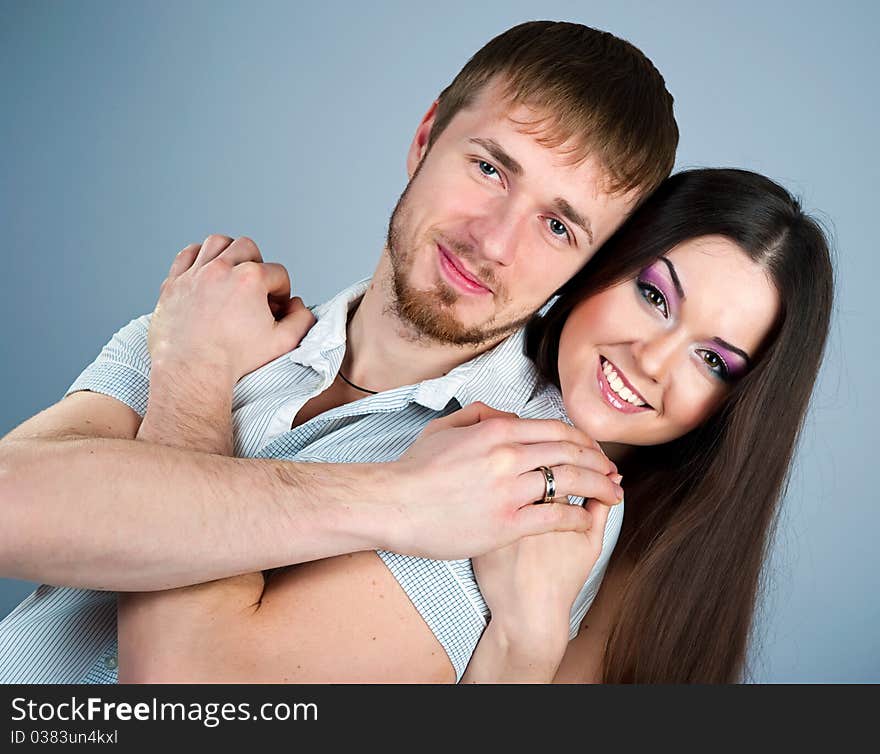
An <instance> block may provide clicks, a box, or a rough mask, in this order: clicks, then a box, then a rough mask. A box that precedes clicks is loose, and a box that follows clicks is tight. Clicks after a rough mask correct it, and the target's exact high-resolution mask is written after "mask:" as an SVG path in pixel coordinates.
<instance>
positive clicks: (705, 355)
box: [697, 348, 730, 381]
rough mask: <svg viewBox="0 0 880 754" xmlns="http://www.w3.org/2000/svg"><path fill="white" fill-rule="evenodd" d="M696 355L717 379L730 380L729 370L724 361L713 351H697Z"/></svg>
mask: <svg viewBox="0 0 880 754" xmlns="http://www.w3.org/2000/svg"><path fill="white" fill-rule="evenodd" d="M697 353H698V354H699V355H700V358H701V359H702V360H703V361H704V362H705V364H706V366H707V367H709V369H710V370H711V371H712V372H714V373H715V374H716V375H718V377H720V378H721V379H722V380H725V381H726V380H728V379H730V370H729V369H728V368H727V364H725V363H724V359H722V358H721V356H719V355H718V354H717V353H715V351H708V350H706V349H703V348H701V349H699V350H698V351H697Z"/></svg>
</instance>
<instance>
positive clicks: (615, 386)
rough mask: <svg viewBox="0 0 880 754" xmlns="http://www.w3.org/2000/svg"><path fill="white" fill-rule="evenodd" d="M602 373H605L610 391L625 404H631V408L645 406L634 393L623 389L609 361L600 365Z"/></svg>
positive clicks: (621, 381)
mask: <svg viewBox="0 0 880 754" xmlns="http://www.w3.org/2000/svg"><path fill="white" fill-rule="evenodd" d="M602 371H603V372H604V373H605V378H606V379H607V380H608V384H609V385H610V386H611V389H612V390H613V391H614V392H615V393H616V394H617V395H619V396H620V397H621V398H623V400H625V401H626V402H627V403H631V404H632V405H633V406H644V405H646V404H645V402H644V401H642V400H641V399H640V398H638V396H636V394H635V393H633V392H632V390H630V389H629V388H628V387H625V386H624V384H623V380H622V379H620V376H619V375H618V374H617V372H615V371H614V367H612V366H611V362H610V361H605V362H604V363H603V364H602Z"/></svg>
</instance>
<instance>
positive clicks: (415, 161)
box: [406, 100, 438, 178]
mask: <svg viewBox="0 0 880 754" xmlns="http://www.w3.org/2000/svg"><path fill="white" fill-rule="evenodd" d="M437 104H438V103H437V100H434V102H432V103H431V106H430V107H429V108H428V111H427V112H426V113H425V114H424V115H423V116H422V120H421V122H420V123H419V127H418V128H417V129H416V135H415V136H414V137H413V140H412V143H411V144H410V145H409V152H408V153H407V156H406V172H407V173H408V174H409V177H410V178H412V177H413V175H414V174H415V172H416V168H418V166H419V163H420V162H421V161H422V158H424V156H425V153H426V152H427V151H428V140H429V139H430V137H431V129H432V128H433V127H434V118H435V117H436V115H437Z"/></svg>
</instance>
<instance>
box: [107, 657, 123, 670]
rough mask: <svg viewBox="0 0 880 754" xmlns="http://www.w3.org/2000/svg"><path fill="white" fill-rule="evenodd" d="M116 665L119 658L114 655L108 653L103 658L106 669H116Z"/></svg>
mask: <svg viewBox="0 0 880 754" xmlns="http://www.w3.org/2000/svg"><path fill="white" fill-rule="evenodd" d="M118 665H119V660H118V659H117V657H116V655H108V656H107V657H105V658H104V667H106V668H107V669H108V670H116V668H117V666H118Z"/></svg>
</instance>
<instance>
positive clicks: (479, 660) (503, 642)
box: [461, 621, 568, 683]
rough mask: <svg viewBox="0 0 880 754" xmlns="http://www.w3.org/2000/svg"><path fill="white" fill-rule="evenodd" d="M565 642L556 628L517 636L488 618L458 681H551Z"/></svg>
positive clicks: (564, 635) (564, 637) (565, 636)
mask: <svg viewBox="0 0 880 754" xmlns="http://www.w3.org/2000/svg"><path fill="white" fill-rule="evenodd" d="M567 641H568V636H567V634H563V633H560V632H558V631H556V632H548V633H546V634H544V633H542V634H541V635H540V636H539V635H534V636H532V637H526V636H524V635H519V636H517V635H515V634H513V633H510V632H507V631H505V630H504V629H503V628H502V627H501V626H500V624H499V623H497V622H495V621H491V622H490V623H489V625H488V626H487V628H486V630H485V631H484V632H483V635H482V637H481V638H480V642H479V644H477V648H476V649H475V650H474V654H473V656H472V657H471V661H470V663H468V667H467V670H466V671H465V673H464V675H463V676H462V678H461V683H550V682H551V681H552V680H553V677H554V676H555V675H556V670H557V668H558V667H559V663H560V662H561V661H562V656H563V654H564V653H565V647H566V644H567Z"/></svg>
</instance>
